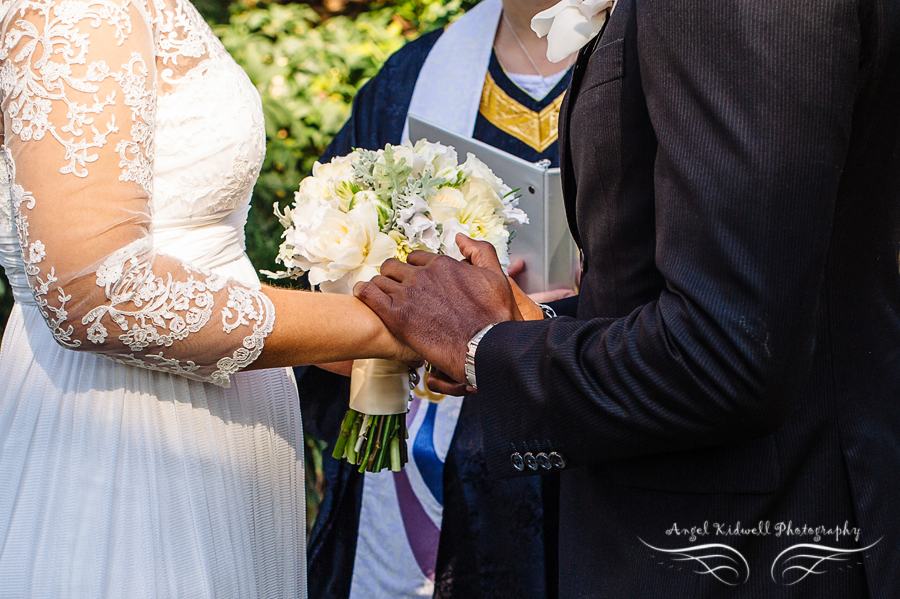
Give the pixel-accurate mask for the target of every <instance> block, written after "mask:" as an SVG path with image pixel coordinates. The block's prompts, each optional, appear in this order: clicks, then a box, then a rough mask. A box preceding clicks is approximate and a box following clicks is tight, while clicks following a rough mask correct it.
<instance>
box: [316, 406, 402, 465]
mask: <svg viewBox="0 0 900 599" xmlns="http://www.w3.org/2000/svg"><path fill="white" fill-rule="evenodd" d="M408 434H409V433H408V431H407V430H406V414H390V415H378V416H372V415H370V414H362V413H360V412H357V411H356V410H354V409H352V408H351V409H350V410H347V415H346V416H345V417H344V423H343V424H342V425H341V435H340V437H338V440H337V443H336V444H335V446H334V451H333V452H332V454H331V455H332V457H334V458H335V459H346V460H347V461H348V462H350V463H351V464H353V465H354V466H358V467H359V471H360V472H381V471H382V470H384V469H385V468H390V469H391V470H393V471H394V472H399V471H400V470H401V469H402V468H403V466H405V465H406V462H408V461H409V457H408V455H409V454H408V450H407V447H406V439H407V437H408ZM357 448H358V449H357Z"/></svg>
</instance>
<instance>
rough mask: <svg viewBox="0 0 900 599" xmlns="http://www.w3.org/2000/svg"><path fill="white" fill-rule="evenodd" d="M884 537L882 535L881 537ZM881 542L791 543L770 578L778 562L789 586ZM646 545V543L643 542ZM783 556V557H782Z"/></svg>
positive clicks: (783, 579) (784, 582) (773, 576)
mask: <svg viewBox="0 0 900 599" xmlns="http://www.w3.org/2000/svg"><path fill="white" fill-rule="evenodd" d="M882 538H884V537H882ZM880 542H881V539H878V540H877V541H875V542H874V543H872V544H871V545H869V546H868V547H862V548H860V549H837V548H835V547H827V546H825V545H814V544H811V543H800V544H798V545H792V546H791V547H788V548H787V549H785V550H784V551H782V552H781V553H779V554H778V557H776V558H775V561H774V562H772V570H771V574H772V580H774V581H775V582H778V579H777V578H776V577H775V570H776V569H777V568H778V567H779V563H780V564H781V565H780V567H781V579H782V584H784V585H786V586H791V585H794V584H797V583H798V582H800V581H801V580H803V579H804V578H806V577H808V576H809V575H810V574H825V572H826V571H827V570H825V569H821V570H820V569H817V568H820V567H822V568H824V566H825V565H826V564H828V563H831V562H841V563H846V564H847V567H848V568H850V567H852V566H851V564H850V563H849V562H850V560H851V559H853V558H854V557H855V555H856V554H860V553H862V552H863V551H866V550H868V549H871V548H872V547H874V546H875V545H877V544H878V543H880ZM645 545H646V543H645ZM801 549H802V550H805V551H804V553H797V554H795V555H790V556H789V555H788V554H790V553H792V552H794V551H798V550H801ZM782 558H784V559H782ZM802 560H810V562H807V565H802V564H800V563H796V562H797V561H802ZM789 562H794V563H793V564H791V565H788V563H789ZM857 563H858V564H859V565H862V562H857ZM788 573H790V574H788ZM786 579H792V580H791V581H790V582H786V581H785V580H786Z"/></svg>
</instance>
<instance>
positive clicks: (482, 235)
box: [459, 202, 509, 266]
mask: <svg viewBox="0 0 900 599" xmlns="http://www.w3.org/2000/svg"><path fill="white" fill-rule="evenodd" d="M459 221H460V222H461V223H462V224H464V225H466V226H467V227H468V231H467V233H468V235H469V236H470V237H471V238H472V239H481V240H484V241H487V242H489V243H490V244H491V245H493V246H494V248H495V249H496V250H497V257H498V258H500V264H501V265H503V266H509V231H508V230H507V228H506V219H505V218H504V217H503V214H502V212H497V210H496V209H495V206H494V205H493V204H492V203H491V202H472V203H470V204H468V205H467V206H466V207H465V208H463V209H462V210H461V211H460V214H459Z"/></svg>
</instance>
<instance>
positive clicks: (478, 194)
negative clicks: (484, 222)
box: [459, 177, 504, 211]
mask: <svg viewBox="0 0 900 599" xmlns="http://www.w3.org/2000/svg"><path fill="white" fill-rule="evenodd" d="M459 190H460V191H461V192H462V194H463V196H465V198H466V203H467V204H472V203H473V202H487V203H489V204H490V205H491V206H493V207H494V209H495V210H497V211H502V210H503V208H504V206H503V201H502V200H501V199H500V196H499V195H497V192H496V191H494V188H493V187H491V186H490V185H489V184H488V182H487V181H485V180H484V179H481V178H478V177H469V178H468V179H467V180H466V182H465V183H463V185H462V187H460V188H459Z"/></svg>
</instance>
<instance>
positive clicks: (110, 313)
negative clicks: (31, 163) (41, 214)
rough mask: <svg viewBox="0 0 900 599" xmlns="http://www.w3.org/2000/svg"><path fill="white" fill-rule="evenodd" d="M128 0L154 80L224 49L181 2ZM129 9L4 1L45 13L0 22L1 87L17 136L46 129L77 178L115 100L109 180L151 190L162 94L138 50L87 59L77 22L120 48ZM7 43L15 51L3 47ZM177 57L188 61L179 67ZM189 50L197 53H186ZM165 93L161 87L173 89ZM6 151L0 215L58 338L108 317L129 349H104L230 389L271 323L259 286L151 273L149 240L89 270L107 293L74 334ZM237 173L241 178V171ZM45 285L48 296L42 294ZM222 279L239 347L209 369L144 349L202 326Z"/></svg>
mask: <svg viewBox="0 0 900 599" xmlns="http://www.w3.org/2000/svg"><path fill="white" fill-rule="evenodd" d="M138 1H139V3H140V4H139V6H140V7H141V8H143V9H144V11H145V12H146V13H147V14H148V15H152V17H151V23H150V27H151V30H152V31H153V34H154V37H155V46H156V47H155V52H156V56H155V60H156V62H157V64H159V63H161V64H162V65H166V66H167V68H162V69H159V71H158V77H159V80H160V81H163V82H165V83H168V84H170V85H173V84H175V83H177V82H179V81H183V80H194V79H196V78H197V77H202V75H203V73H204V72H206V70H207V69H208V68H209V60H208V59H209V58H212V57H216V56H220V55H222V54H224V49H223V48H222V47H221V45H220V44H218V40H216V39H215V37H214V36H213V34H212V32H211V30H209V27H208V26H207V25H206V23H205V22H204V21H203V20H202V18H201V17H200V16H199V14H198V13H197V12H196V10H195V9H194V8H193V6H191V5H190V3H188V2H184V1H183V0H174V2H173V5H171V6H170V5H168V4H167V3H166V2H165V0H153V10H152V11H151V10H149V7H148V6H147V4H146V3H144V0H138ZM13 5H15V8H14V9H12V7H13ZM132 6H133V5H132V4H131V2H130V1H129V0H120V1H119V2H117V1H115V0H89V1H86V2H81V1H71V0H63V1H57V0H33V1H30V2H13V3H3V4H2V5H0V10H2V13H0V15H6V14H7V11H8V10H10V9H12V10H15V11H17V12H18V15H19V16H22V17H24V16H25V15H26V13H27V12H28V11H29V10H30V11H31V14H32V15H34V14H36V15H38V16H39V17H41V18H42V19H43V26H42V27H40V26H36V25H35V24H33V23H32V22H30V21H28V20H26V19H24V18H23V19H21V20H15V18H14V17H9V16H7V17H6V18H7V19H8V21H9V22H8V23H7V30H6V31H5V35H4V39H3V44H2V46H0V61H2V66H0V90H2V92H3V96H4V102H5V104H6V114H7V116H8V117H9V119H10V120H9V122H10V125H11V126H10V129H11V132H12V133H13V134H14V135H15V136H18V138H19V139H20V140H21V141H22V142H30V141H39V140H42V139H44V138H45V137H46V136H48V135H49V136H50V137H52V138H53V139H54V140H55V141H56V142H57V143H58V144H59V145H60V146H62V147H63V148H64V150H65V158H64V161H67V164H64V165H63V166H62V168H60V170H59V172H60V173H61V174H63V175H66V174H71V175H74V176H75V177H79V178H85V177H87V176H88V174H89V172H88V167H89V165H90V164H91V163H92V162H95V161H96V160H97V159H98V152H99V151H100V150H101V148H103V147H104V146H106V145H107V143H108V138H109V136H110V135H112V134H115V133H119V131H120V127H122V126H126V125H127V123H119V122H116V118H115V115H105V112H106V111H107V109H109V108H110V107H113V106H117V105H120V106H127V107H128V108H130V110H131V123H130V126H129V133H130V139H128V137H124V138H123V139H122V140H121V141H119V143H118V144H116V147H115V151H116V152H117V153H118V155H119V167H120V168H121V169H122V172H121V175H120V176H119V181H125V182H128V181H130V182H135V183H137V184H139V185H140V186H141V187H142V188H143V189H144V190H145V191H147V193H148V194H149V193H150V192H151V191H152V187H153V185H152V181H153V174H152V156H153V134H154V118H155V105H156V98H157V97H159V96H160V90H159V89H158V84H157V79H156V78H154V77H151V71H150V67H149V66H148V64H147V63H146V62H145V59H144V57H143V56H142V55H141V54H139V53H137V52H132V53H131V54H130V57H129V59H128V61H127V62H125V63H124V64H121V65H120V66H119V67H118V70H115V69H114V68H113V67H111V65H110V64H108V63H107V62H106V61H104V60H102V59H101V60H93V61H90V62H89V59H88V52H89V50H90V49H91V43H90V33H89V30H88V31H83V30H82V29H81V28H79V25H81V24H87V25H89V26H90V27H92V28H95V29H96V28H98V27H100V26H101V25H103V26H107V27H111V28H112V29H113V39H114V40H116V42H117V43H118V44H119V45H122V43H123V42H124V41H125V40H126V39H127V38H128V36H129V35H130V34H131V33H132V22H131V16H130V15H131V14H132V13H130V12H129V8H130V7H132ZM23 40H25V41H24V42H23ZM17 46H19V47H20V48H22V49H20V50H18V51H17V53H16V54H15V55H14V56H10V52H11V50H12V49H13V48H16V47H17ZM179 57H181V58H186V59H188V60H187V62H182V64H180V65H179ZM196 59H203V60H201V61H199V62H196ZM73 65H77V66H78V67H79V68H80V70H81V72H82V73H83V75H82V76H76V75H75V70H74V69H73ZM175 68H177V70H178V72H177V73H176V70H175ZM108 81H114V82H115V83H116V84H117V85H118V88H116V91H113V92H109V93H106V94H98V92H99V91H100V89H101V85H102V84H104V83H106V82H108ZM107 86H108V84H107ZM67 89H72V90H75V91H78V92H81V93H82V94H93V101H89V102H86V103H85V102H81V103H79V102H78V101H75V100H71V99H70V98H69V97H67V95H66V90H67ZM118 90H121V92H119V91H118ZM166 91H167V93H171V88H170V89H168V90H166ZM54 103H62V104H63V105H64V107H65V108H63V109H60V108H59V107H54ZM62 110H65V111H66V118H65V119H64V120H66V121H67V122H65V124H63V125H62V126H60V127H59V129H57V127H56V125H54V122H53V121H51V119H50V115H51V112H53V114H54V117H55V118H56V120H59V118H58V115H57V114H56V113H58V112H61V111H62ZM4 150H5V151H6V154H7V156H8V164H9V165H10V169H11V171H12V172H11V185H10V189H11V196H12V197H11V205H10V203H9V202H6V201H3V199H2V198H0V212H2V211H3V209H4V207H5V208H6V210H7V212H9V209H10V208H11V213H10V214H9V216H7V217H6V218H7V219H9V218H12V220H13V221H14V223H15V226H16V231H17V233H18V238H19V245H20V248H21V249H22V252H21V254H22V261H23V263H24V267H25V272H26V274H27V275H28V277H29V283H30V284H31V286H32V291H33V295H34V297H35V301H36V303H37V305H38V308H39V309H40V311H41V314H42V315H43V316H44V318H45V320H46V321H47V322H48V325H49V326H50V329H51V331H52V334H53V337H54V338H55V339H56V340H57V342H59V343H60V344H62V345H63V346H65V347H69V348H72V349H75V348H79V347H82V345H83V339H86V340H87V342H89V345H90V346H104V345H106V344H107V343H108V342H109V338H110V336H111V333H110V331H109V330H107V326H106V325H104V323H103V322H101V319H103V317H108V318H109V320H111V321H112V323H114V324H115V325H116V326H117V327H118V328H119V329H120V331H121V332H120V334H118V335H116V337H115V338H116V339H117V340H118V341H119V342H121V343H122V344H123V345H124V347H126V348H127V349H128V350H130V352H131V353H109V350H108V349H107V350H100V349H99V347H98V351H100V352H101V355H103V356H104V357H107V358H109V359H112V360H114V361H116V362H120V363H124V364H129V365H133V366H140V367H142V368H148V369H151V370H160V371H165V372H169V373H174V374H180V375H183V376H187V377H189V378H196V379H199V380H205V381H211V382H213V383H216V384H219V385H223V386H229V384H230V381H229V375H230V374H231V373H234V372H236V371H238V370H240V369H241V368H244V367H246V366H247V365H249V364H250V363H251V362H253V361H254V360H255V359H256V358H257V357H258V356H259V354H260V352H261V351H262V348H263V345H264V341H265V338H266V336H267V335H268V334H269V333H270V332H271V331H272V329H273V326H274V319H275V312H274V306H273V305H272V303H271V301H270V300H269V299H268V298H267V297H266V296H265V295H264V294H263V293H261V292H260V291H256V290H251V289H248V288H245V287H240V286H237V285H236V284H231V285H230V286H229V283H228V281H226V280H225V279H223V278H222V277H219V276H216V275H213V274H212V273H209V272H207V271H204V270H201V269H197V268H195V267H191V266H188V265H183V272H186V273H187V278H186V280H178V279H176V278H173V276H172V274H171V273H165V272H164V273H163V274H162V275H161V276H160V275H159V274H157V273H155V272H154V271H153V266H154V262H155V259H156V257H157V254H155V253H154V251H153V247H152V246H153V244H152V239H151V238H150V237H147V238H143V239H139V240H137V241H135V242H132V243H130V244H129V245H127V246H126V247H124V248H121V249H119V250H117V251H116V252H114V253H113V254H112V255H111V256H109V257H108V258H107V259H106V260H105V261H104V263H103V265H102V266H101V267H100V268H99V269H98V270H97V272H96V284H97V286H98V287H100V288H102V289H103V290H104V292H105V297H106V299H107V300H108V301H107V302H106V303H104V304H103V305H99V306H96V307H94V308H93V309H91V310H89V311H88V312H87V314H85V315H84V317H83V318H81V324H82V325H85V326H86V327H87V328H86V330H85V331H84V332H83V334H82V335H81V336H82V338H78V337H79V335H77V334H76V331H75V328H74V327H73V326H72V324H69V323H68V321H69V318H70V315H69V312H68V310H67V305H68V304H69V302H70V301H71V300H72V297H71V296H70V295H67V294H66V293H65V291H64V290H63V288H62V286H60V285H57V283H58V282H59V277H58V276H57V273H56V269H55V267H51V268H50V269H49V272H47V273H42V270H41V268H40V267H39V265H40V264H41V263H42V262H44V261H45V259H46V258H47V255H46V248H45V246H44V244H43V243H42V242H41V241H40V240H37V239H35V240H32V239H31V236H30V235H29V224H28V219H27V216H26V214H25V210H26V209H27V210H33V209H34V207H35V198H34V197H33V195H32V194H31V193H30V192H27V191H26V190H25V189H24V188H23V187H22V186H21V185H18V184H16V183H15V173H14V170H15V166H14V163H13V161H12V159H11V154H10V153H9V151H8V150H7V149H6V148H4ZM260 160H261V159H260ZM241 166H244V165H241ZM254 167H255V170H256V171H258V168H259V167H258V165H255V164H254V165H252V166H250V167H249V168H250V169H251V170H252V169H253V168H254ZM237 175H238V178H239V179H242V178H244V177H243V175H245V173H237ZM3 218H4V214H3V213H0V221H2V219H3ZM54 287H55V289H56V291H57V296H56V297H55V298H51V290H52V289H53V288H54ZM226 287H227V297H228V299H227V302H226V304H225V306H224V307H223V308H222V309H221V320H222V327H223V328H222V331H223V332H224V333H226V334H227V333H232V332H233V331H235V330H238V329H242V330H243V329H248V328H250V327H251V325H252V332H251V333H250V334H249V335H247V336H246V337H244V338H243V340H242V343H241V347H238V348H237V349H235V350H234V351H233V353H232V355H231V356H226V357H223V358H221V359H219V360H218V361H217V362H216V364H215V367H216V371H215V372H213V373H212V374H211V375H207V374H204V372H203V371H204V370H205V369H206V367H204V366H203V365H202V364H199V365H198V364H197V363H195V362H194V361H191V360H179V359H176V358H172V357H168V356H165V355H164V353H163V352H162V351H160V352H159V353H150V348H153V347H157V348H161V347H172V346H173V345H174V344H175V343H176V342H179V341H183V340H184V339H186V338H187V337H188V335H190V334H193V333H199V332H200V331H201V330H203V329H204V327H206V326H207V325H209V326H212V325H211V324H210V322H211V316H212V314H213V312H214V309H215V303H216V300H217V297H216V294H217V293H219V292H220V291H222V290H223V289H225V288H226ZM218 299H219V301H221V300H223V299H224V298H218ZM51 302H52V303H51ZM110 349H112V348H110ZM220 355H221V354H220ZM209 366H211V365H209ZM206 372H208V371H206Z"/></svg>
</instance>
